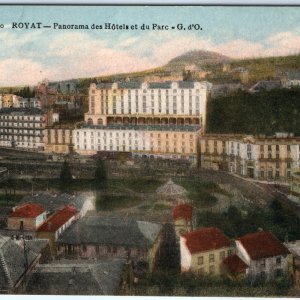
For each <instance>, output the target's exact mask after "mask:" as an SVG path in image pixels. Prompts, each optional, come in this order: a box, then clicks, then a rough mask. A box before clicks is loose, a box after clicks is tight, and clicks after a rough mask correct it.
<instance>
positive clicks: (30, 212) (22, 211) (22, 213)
mask: <svg viewBox="0 0 300 300" xmlns="http://www.w3.org/2000/svg"><path fill="white" fill-rule="evenodd" d="M44 212H45V209H44V208H43V207H42V206H41V205H39V204H36V203H24V204H21V205H18V206H17V207H16V208H15V209H14V211H13V212H12V213H10V215H9V218H36V217H37V216H39V215H40V214H42V213H44Z"/></svg>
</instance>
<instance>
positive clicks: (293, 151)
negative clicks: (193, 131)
mask: <svg viewBox="0 0 300 300" xmlns="http://www.w3.org/2000/svg"><path fill="white" fill-rule="evenodd" d="M200 143H201V165H202V167H204V168H209V169H214V170H224V171H228V172H230V173H234V174H238V175H240V176H245V177H250V178H256V179H259V180H269V181H286V180H290V179H291V177H292V172H293V170H295V169H297V168H299V166H300V138H299V137H293V136H290V135H287V134H286V135H279V134H278V135H275V136H274V137H254V136H251V135H248V136H247V135H226V134H224V135H222V134H218V135H204V136H203V137H201V142H200Z"/></svg>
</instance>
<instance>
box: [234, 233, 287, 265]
mask: <svg viewBox="0 0 300 300" xmlns="http://www.w3.org/2000/svg"><path fill="white" fill-rule="evenodd" d="M237 240H238V241H239V242H240V243H241V244H242V246H243V247H244V248H245V250H246V251H247V253H248V254H249V256H250V258H251V259H254V260H256V259H262V258H267V257H272V256H277V255H285V254H288V253H289V250H288V249H287V248H286V247H285V246H284V245H283V244H282V243H281V242H280V241H279V240H278V239H277V238H276V237H275V236H274V235H273V234H272V233H271V232H266V231H259V232H255V233H249V234H246V235H244V236H242V237H240V238H238V239H237Z"/></svg>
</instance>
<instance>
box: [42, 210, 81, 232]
mask: <svg viewBox="0 0 300 300" xmlns="http://www.w3.org/2000/svg"><path fill="white" fill-rule="evenodd" d="M77 213H78V211H77V209H76V208H75V207H72V206H69V205H66V206H65V207H64V208H63V209H62V210H59V211H58V212H56V213H54V214H53V215H52V216H50V217H49V218H48V219H47V220H46V221H45V222H44V223H43V224H42V225H41V226H40V227H39V228H38V230H37V231H38V232H41V231H44V232H45V231H46V232H55V231H56V230H58V229H59V228H60V227H61V226H63V225H64V224H65V223H67V221H69V220H70V219H71V218H72V217H74V216H75V215H76V214H77Z"/></svg>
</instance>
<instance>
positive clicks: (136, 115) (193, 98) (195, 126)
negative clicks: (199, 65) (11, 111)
mask: <svg viewBox="0 0 300 300" xmlns="http://www.w3.org/2000/svg"><path fill="white" fill-rule="evenodd" d="M209 87H210V84H209V83H207V82H190V81H179V82H160V83H157V82H156V83H146V82H144V83H138V82H118V83H100V84H97V85H96V84H91V86H90V89H89V111H88V112H87V113H86V114H85V123H86V124H85V125H84V126H82V127H81V128H78V129H75V130H74V132H73V143H74V150H75V151H76V152H78V153H80V154H86V155H92V154H96V153H97V152H98V151H120V152H131V153H133V154H134V156H144V157H164V158H171V159H176V158H184V159H189V160H195V158H196V152H197V140H198V137H199V134H200V132H201V131H204V129H205V123H206V103H207V92H208V89H209Z"/></svg>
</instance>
